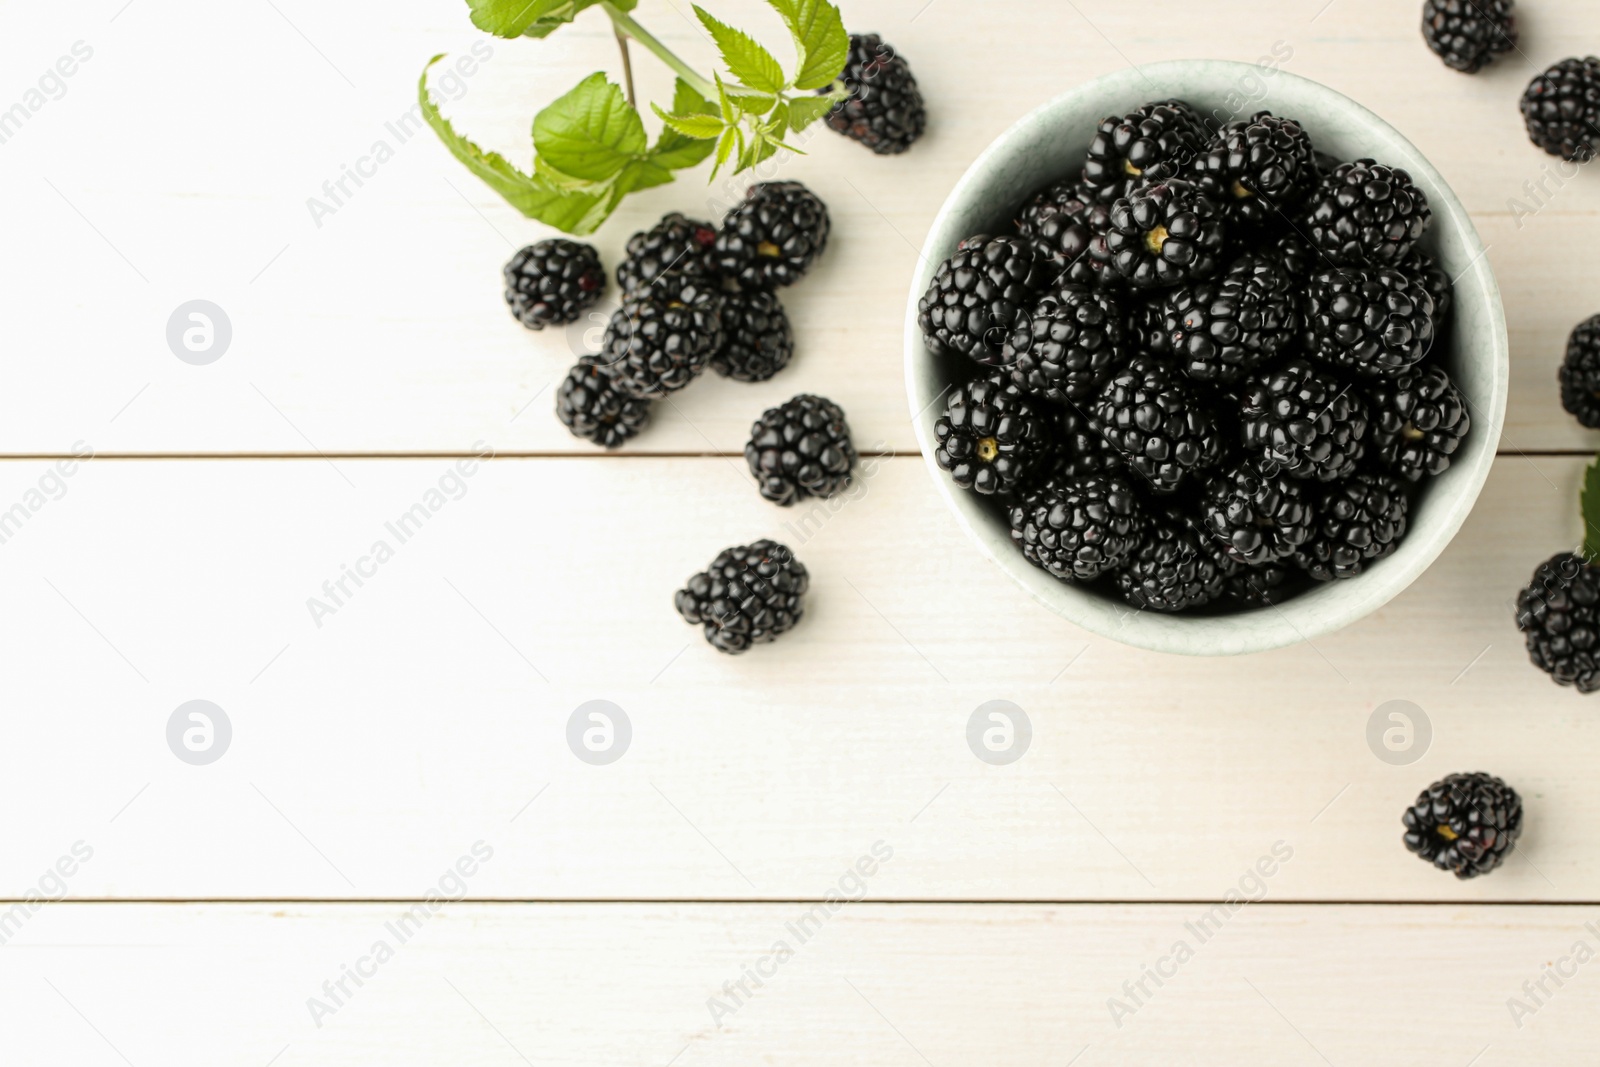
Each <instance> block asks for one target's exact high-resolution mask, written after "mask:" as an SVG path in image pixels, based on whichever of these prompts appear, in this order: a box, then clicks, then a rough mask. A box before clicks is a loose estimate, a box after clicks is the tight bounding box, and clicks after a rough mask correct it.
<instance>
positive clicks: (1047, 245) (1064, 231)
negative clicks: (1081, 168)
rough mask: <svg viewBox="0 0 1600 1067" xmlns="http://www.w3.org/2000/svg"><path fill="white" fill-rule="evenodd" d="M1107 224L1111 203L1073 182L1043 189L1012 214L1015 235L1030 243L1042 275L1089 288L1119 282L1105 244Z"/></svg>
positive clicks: (1109, 223) (1060, 183)
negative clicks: (1014, 217)
mask: <svg viewBox="0 0 1600 1067" xmlns="http://www.w3.org/2000/svg"><path fill="white" fill-rule="evenodd" d="M1110 227H1111V205H1110V204H1107V203H1101V202H1098V201H1096V200H1095V199H1094V193H1093V191H1092V190H1090V189H1087V188H1085V187H1084V186H1082V185H1079V184H1077V183H1075V182H1057V183H1056V184H1055V185H1052V186H1050V187H1049V188H1048V189H1045V190H1044V191H1043V192H1041V193H1039V194H1038V195H1036V196H1035V197H1034V198H1033V199H1032V200H1030V201H1028V203H1027V204H1026V205H1025V206H1024V207H1023V209H1022V211H1021V212H1020V213H1019V214H1018V215H1017V218H1016V228H1017V234H1018V236H1020V237H1022V238H1023V239H1024V240H1025V241H1027V242H1028V243H1029V244H1030V245H1032V246H1033V250H1034V255H1035V256H1036V257H1037V258H1038V260H1039V263H1040V266H1041V268H1042V270H1043V275H1042V276H1043V277H1044V278H1046V279H1055V280H1059V281H1062V282H1075V283H1077V284H1079V285H1087V286H1090V287H1091V288H1100V287H1108V288H1115V287H1117V286H1120V285H1121V284H1122V278H1121V275H1119V274H1117V272H1116V271H1115V270H1113V269H1112V268H1111V254H1110V252H1109V251H1108V250H1107V248H1106V242H1105V235H1106V231H1107V230H1108V229H1110Z"/></svg>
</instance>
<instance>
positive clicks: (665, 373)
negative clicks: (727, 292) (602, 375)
mask: <svg viewBox="0 0 1600 1067" xmlns="http://www.w3.org/2000/svg"><path fill="white" fill-rule="evenodd" d="M721 345H722V297H721V295H720V294H718V293H716V292H713V291H712V290H711V289H709V288H708V287H707V286H706V283H705V282H704V281H702V280H701V279H698V278H695V277H693V276H688V275H683V276H680V275H663V276H662V277H660V278H658V279H657V280H656V282H655V284H653V285H651V286H650V287H649V289H648V290H646V291H644V292H642V293H640V294H639V295H637V296H631V297H628V298H627V299H625V300H624V301H623V302H622V306H621V307H620V308H618V309H617V310H616V311H615V312H614V313H613V314H612V316H611V321H610V322H609V323H608V324H607V325H606V333H605V340H604V341H603V342H602V344H601V348H600V352H599V354H598V355H596V356H594V357H590V362H592V363H594V364H597V365H599V366H604V367H607V368H609V370H610V372H611V374H612V379H613V383H614V384H615V386H616V387H617V389H619V390H620V391H621V392H623V393H625V394H626V395H628V396H631V397H637V398H641V399H642V398H649V399H652V400H654V399H660V398H661V397H664V396H666V395H667V394H669V393H675V392H677V391H678V390H679V389H682V388H683V387H684V386H686V385H688V384H689V383H690V382H692V381H694V379H695V378H697V377H699V375H700V373H701V372H702V371H704V370H705V369H706V364H707V363H708V362H710V360H711V356H712V354H713V353H714V352H716V351H717V349H718V348H719V347H721Z"/></svg>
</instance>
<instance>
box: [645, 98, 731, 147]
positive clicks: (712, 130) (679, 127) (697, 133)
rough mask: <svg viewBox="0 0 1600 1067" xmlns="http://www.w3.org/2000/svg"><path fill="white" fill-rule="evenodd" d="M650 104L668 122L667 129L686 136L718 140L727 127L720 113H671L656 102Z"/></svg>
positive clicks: (662, 119)
mask: <svg viewBox="0 0 1600 1067" xmlns="http://www.w3.org/2000/svg"><path fill="white" fill-rule="evenodd" d="M650 106H651V107H653V108H655V112H656V114H657V115H658V116H660V118H661V121H662V122H664V123H666V125H667V129H669V130H672V131H673V132H675V133H679V134H682V135H683V136H684V137H686V138H693V139H695V140H716V139H717V138H718V137H721V136H722V131H723V130H724V129H726V128H727V123H725V122H723V121H722V117H721V116H720V115H669V114H668V113H667V112H665V111H662V110H661V108H660V107H658V106H656V105H655V104H651V105H650Z"/></svg>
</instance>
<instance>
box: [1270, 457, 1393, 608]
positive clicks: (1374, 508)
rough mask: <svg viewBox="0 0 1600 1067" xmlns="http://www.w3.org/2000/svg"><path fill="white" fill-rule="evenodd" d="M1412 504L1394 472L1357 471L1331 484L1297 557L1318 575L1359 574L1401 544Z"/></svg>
mask: <svg viewBox="0 0 1600 1067" xmlns="http://www.w3.org/2000/svg"><path fill="white" fill-rule="evenodd" d="M1410 507H1411V505H1410V502H1409V501H1408V500H1407V498H1406V492H1405V489H1404V487H1403V486H1402V485H1401V484H1400V483H1399V482H1397V481H1395V480H1394V479H1393V478H1390V477H1389V476H1387V475H1384V474H1355V475H1352V476H1351V477H1350V478H1348V479H1346V480H1345V481H1342V482H1339V483H1338V484H1336V485H1332V486H1329V487H1328V490H1327V492H1326V494H1325V495H1324V496H1323V497H1322V499H1321V500H1320V501H1318V503H1317V529H1316V532H1315V533H1314V534H1312V536H1311V539H1310V540H1309V541H1307V542H1306V543H1305V544H1304V545H1303V546H1301V548H1300V549H1299V551H1297V552H1296V553H1295V557H1294V558H1295V562H1296V563H1298V564H1299V565H1300V568H1301V569H1302V570H1304V571H1305V572H1306V573H1307V574H1309V575H1311V577H1313V578H1315V579H1317V580H1318V581H1322V582H1327V581H1333V580H1335V579H1339V578H1354V577H1355V576H1356V575H1358V574H1360V573H1361V572H1362V571H1363V570H1364V569H1365V568H1366V566H1367V564H1369V563H1371V562H1372V561H1373V560H1376V559H1381V558H1383V557H1384V556H1387V555H1388V554H1389V553H1391V552H1393V551H1394V550H1395V549H1396V548H1398V547H1399V545H1400V539H1401V538H1402V537H1404V536H1405V533H1406V522H1407V518H1408V515H1409V512H1410Z"/></svg>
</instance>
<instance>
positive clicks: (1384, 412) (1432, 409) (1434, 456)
mask: <svg viewBox="0 0 1600 1067" xmlns="http://www.w3.org/2000/svg"><path fill="white" fill-rule="evenodd" d="M1367 395H1368V398H1369V399H1370V400H1371V402H1372V455H1373V456H1374V457H1375V458H1376V459H1377V461H1378V463H1379V464H1380V465H1382V466H1383V468H1384V469H1385V470H1387V471H1388V472H1389V473H1391V474H1394V475H1397V476H1399V477H1401V478H1404V479H1406V480H1407V481H1411V482H1415V481H1419V480H1420V479H1421V478H1422V477H1423V476H1424V475H1428V476H1431V475H1435V474H1443V473H1444V472H1445V471H1446V470H1448V469H1449V467H1450V457H1452V456H1453V455H1455V452H1456V449H1457V448H1459V447H1460V446H1461V442H1462V440H1463V439H1464V438H1465V437H1466V436H1467V431H1468V430H1470V429H1471V428H1472V418H1471V416H1470V415H1468V413H1467V405H1466V401H1465V400H1464V399H1463V398H1462V396H1461V391H1460V390H1459V389H1457V388H1456V386H1455V383H1454V382H1452V381H1451V380H1450V376H1449V375H1448V374H1446V373H1445V371H1444V368H1443V367H1437V366H1425V367H1418V368H1416V369H1414V370H1411V371H1407V372H1406V373H1404V374H1402V375H1400V376H1399V377H1398V378H1385V379H1380V380H1379V381H1377V382H1374V383H1373V386H1372V388H1371V389H1370V390H1369V391H1368V394H1367Z"/></svg>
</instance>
